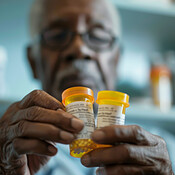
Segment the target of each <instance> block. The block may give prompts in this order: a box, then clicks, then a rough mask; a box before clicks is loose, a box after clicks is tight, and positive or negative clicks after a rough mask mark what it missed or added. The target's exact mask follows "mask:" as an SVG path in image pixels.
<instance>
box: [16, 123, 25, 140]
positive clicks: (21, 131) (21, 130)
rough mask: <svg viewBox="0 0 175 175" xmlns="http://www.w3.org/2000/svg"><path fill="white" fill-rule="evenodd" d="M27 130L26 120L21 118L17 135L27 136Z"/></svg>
mask: <svg viewBox="0 0 175 175" xmlns="http://www.w3.org/2000/svg"><path fill="white" fill-rule="evenodd" d="M25 130H26V126H25V122H24V120H21V121H19V122H18V124H17V127H16V130H15V132H16V134H15V135H16V136H17V137H20V136H25Z"/></svg>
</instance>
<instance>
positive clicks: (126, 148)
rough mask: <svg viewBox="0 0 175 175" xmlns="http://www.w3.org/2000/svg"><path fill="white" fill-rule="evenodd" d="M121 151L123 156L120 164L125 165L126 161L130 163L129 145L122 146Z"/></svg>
mask: <svg viewBox="0 0 175 175" xmlns="http://www.w3.org/2000/svg"><path fill="white" fill-rule="evenodd" d="M122 149H123V156H122V159H121V162H120V163H125V162H126V161H130V160H131V157H132V155H131V154H132V153H131V147H130V146H129V144H124V145H122Z"/></svg>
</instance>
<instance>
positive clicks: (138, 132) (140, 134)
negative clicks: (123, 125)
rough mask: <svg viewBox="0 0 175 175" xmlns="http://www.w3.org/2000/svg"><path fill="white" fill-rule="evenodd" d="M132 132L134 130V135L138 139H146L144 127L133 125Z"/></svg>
mask: <svg viewBox="0 0 175 175" xmlns="http://www.w3.org/2000/svg"><path fill="white" fill-rule="evenodd" d="M132 132H133V135H134V137H135V140H136V141H144V140H145V137H144V133H143V129H142V128H141V127H140V126H138V125H133V127H132Z"/></svg>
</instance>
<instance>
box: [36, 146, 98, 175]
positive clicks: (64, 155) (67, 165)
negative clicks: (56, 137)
mask: <svg viewBox="0 0 175 175" xmlns="http://www.w3.org/2000/svg"><path fill="white" fill-rule="evenodd" d="M57 148H58V153H57V154H56V156H54V157H52V158H51V160H50V161H49V162H48V164H47V165H46V166H44V167H43V168H42V169H41V170H40V171H39V172H38V173H37V175H95V168H86V167H84V166H83V165H82V164H81V162H80V158H74V157H72V156H70V154H69V146H68V145H62V144H57Z"/></svg>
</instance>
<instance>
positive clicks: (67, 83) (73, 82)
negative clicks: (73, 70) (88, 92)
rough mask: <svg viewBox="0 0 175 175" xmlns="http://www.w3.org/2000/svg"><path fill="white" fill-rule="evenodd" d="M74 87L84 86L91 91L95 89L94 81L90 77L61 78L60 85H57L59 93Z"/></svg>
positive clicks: (71, 76)
mask: <svg viewBox="0 0 175 175" xmlns="http://www.w3.org/2000/svg"><path fill="white" fill-rule="evenodd" d="M74 86H86V87H89V88H92V89H94V88H95V89H96V88H97V87H96V81H95V79H94V78H93V77H90V76H81V77H80V76H77V75H70V76H66V77H64V78H62V80H61V81H60V84H59V85H58V90H59V91H64V90H65V89H67V88H70V87H74Z"/></svg>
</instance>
